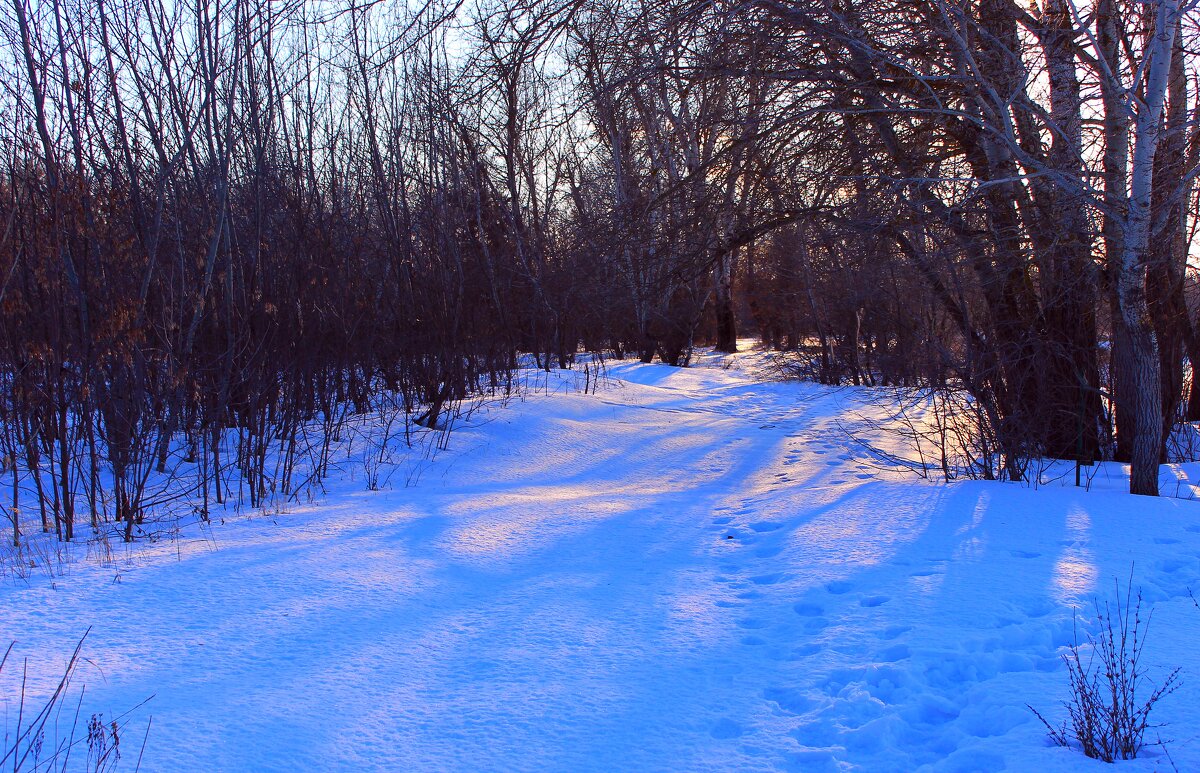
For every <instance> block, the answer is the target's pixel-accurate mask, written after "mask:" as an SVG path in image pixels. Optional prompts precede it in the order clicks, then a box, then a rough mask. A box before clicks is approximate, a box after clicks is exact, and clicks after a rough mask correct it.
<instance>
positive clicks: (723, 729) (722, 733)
mask: <svg viewBox="0 0 1200 773" xmlns="http://www.w3.org/2000/svg"><path fill="white" fill-rule="evenodd" d="M743 732H744V731H743V730H742V726H741V725H739V724H738V723H737V722H734V721H733V720H732V719H728V718H725V717H722V718H721V719H719V720H717V723H716V724H715V725H713V726H712V728H711V729H710V730H709V731H708V734H709V735H711V736H712V737H713V738H716V739H717V740H719V741H724V740H728V739H730V738H740V737H741V736H742V733H743Z"/></svg>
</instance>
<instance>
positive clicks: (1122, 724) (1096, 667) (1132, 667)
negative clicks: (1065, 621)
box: [1029, 575, 1180, 762]
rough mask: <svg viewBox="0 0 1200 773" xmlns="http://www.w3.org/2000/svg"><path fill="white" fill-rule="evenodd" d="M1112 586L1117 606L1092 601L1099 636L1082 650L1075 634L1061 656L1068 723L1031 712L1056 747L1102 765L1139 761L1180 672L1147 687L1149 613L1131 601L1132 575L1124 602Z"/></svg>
mask: <svg viewBox="0 0 1200 773" xmlns="http://www.w3.org/2000/svg"><path fill="white" fill-rule="evenodd" d="M1114 585H1115V586H1116V602H1115V605H1110V604H1109V602H1107V601H1105V602H1104V606H1103V608H1101V606H1100V602H1099V601H1096V602H1095V604H1096V619H1097V622H1098V623H1099V628H1100V631H1099V633H1098V635H1096V636H1092V635H1090V634H1089V635H1088V643H1087V646H1086V647H1085V646H1081V645H1080V643H1079V637H1078V633H1076V637H1075V643H1074V644H1073V645H1072V646H1071V651H1070V652H1068V653H1065V654H1064V655H1063V656H1062V658H1063V661H1064V662H1065V663H1066V664H1067V672H1068V676H1069V678H1070V681H1071V697H1070V699H1069V700H1067V701H1064V702H1063V705H1065V706H1066V708H1067V719H1066V720H1064V721H1063V723H1062V724H1061V725H1059V726H1058V727H1054V726H1053V725H1051V724H1050V723H1049V722H1048V721H1047V720H1046V718H1045V717H1043V716H1042V715H1041V713H1039V712H1038V710H1037V709H1035V708H1033V707H1032V706H1030V707H1029V708H1030V710H1031V711H1033V713H1034V714H1036V715H1037V718H1038V719H1040V720H1041V721H1042V723H1043V724H1044V725H1045V726H1046V729H1047V730H1049V732H1050V739H1051V740H1052V741H1054V743H1056V744H1058V745H1059V746H1067V747H1069V746H1071V745H1072V741H1074V742H1076V743H1078V744H1079V748H1080V749H1081V750H1082V751H1083V753H1084V754H1086V755H1087V756H1089V757H1092V758H1094V759H1098V760H1103V761H1105V762H1113V761H1114V760H1131V759H1134V758H1135V757H1137V755H1138V752H1139V751H1141V749H1142V747H1143V746H1144V745H1145V737H1146V731H1147V730H1148V729H1150V728H1154V727H1161V725H1152V724H1150V712H1151V711H1152V710H1153V708H1154V706H1155V705H1156V704H1157V703H1158V702H1159V701H1160V700H1161V699H1162V698H1164V697H1166V696H1168V695H1170V694H1171V693H1173V692H1175V690H1176V689H1178V688H1179V672H1180V669H1178V668H1176V669H1175V670H1174V671H1172V672H1171V673H1170V674H1169V675H1168V676H1167V678H1166V680H1164V681H1163V683H1162V684H1161V685H1158V686H1157V687H1156V686H1154V685H1153V684H1151V683H1150V682H1149V680H1148V679H1147V678H1146V667H1145V666H1144V665H1143V664H1142V652H1143V649H1144V647H1145V644H1146V634H1147V633H1148V631H1149V630H1150V618H1151V617H1152V616H1153V613H1152V612H1148V613H1147V614H1146V617H1145V619H1143V618H1142V594H1141V591H1139V592H1138V594H1137V596H1136V598H1135V597H1134V596H1133V593H1132V585H1133V578H1132V575H1131V576H1130V580H1129V583H1128V584H1127V585H1126V588H1125V595H1124V598H1122V596H1121V586H1120V585H1119V584H1118V583H1116V582H1115V581H1114ZM1085 650H1086V651H1087V655H1086V660H1085V656H1084V655H1082V653H1083V652H1084V651H1085ZM1155 743H1161V741H1156V742H1155Z"/></svg>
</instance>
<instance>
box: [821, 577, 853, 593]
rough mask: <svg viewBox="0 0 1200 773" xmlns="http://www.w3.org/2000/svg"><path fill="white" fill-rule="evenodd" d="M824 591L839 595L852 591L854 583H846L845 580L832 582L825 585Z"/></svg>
mask: <svg viewBox="0 0 1200 773" xmlns="http://www.w3.org/2000/svg"><path fill="white" fill-rule="evenodd" d="M825 590H827V591H828V592H830V593H833V594H834V595H841V594H843V593H849V592H850V591H852V590H854V583H852V582H847V581H846V580H834V581H833V582H827V583H825Z"/></svg>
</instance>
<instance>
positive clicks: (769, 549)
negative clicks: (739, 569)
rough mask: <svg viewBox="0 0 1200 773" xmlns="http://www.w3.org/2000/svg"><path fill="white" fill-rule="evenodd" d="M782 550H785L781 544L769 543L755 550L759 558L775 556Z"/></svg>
mask: <svg viewBox="0 0 1200 773" xmlns="http://www.w3.org/2000/svg"><path fill="white" fill-rule="evenodd" d="M782 552H783V548H782V547H781V546H779V545H768V546H766V547H761V548H759V549H758V550H756V551H754V555H756V556H757V557H759V558H774V557H775V556H777V555H779V554H780V553H782Z"/></svg>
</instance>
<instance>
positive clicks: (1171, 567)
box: [0, 363, 1200, 772]
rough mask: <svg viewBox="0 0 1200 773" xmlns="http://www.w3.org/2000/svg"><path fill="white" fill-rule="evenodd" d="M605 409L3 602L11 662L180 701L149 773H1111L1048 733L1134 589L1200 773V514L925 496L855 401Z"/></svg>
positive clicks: (1189, 761) (662, 391)
mask: <svg viewBox="0 0 1200 773" xmlns="http://www.w3.org/2000/svg"><path fill="white" fill-rule="evenodd" d="M609 375H610V378H611V379H612V382H613V383H612V384H611V385H610V388H608V389H606V390H602V391H601V392H600V394H598V395H583V394H579V393H572V392H565V391H555V390H549V393H545V394H537V395H533V396H531V397H529V398H528V399H527V400H526V401H524V402H519V403H515V404H513V405H511V406H509V407H507V408H503V409H499V408H497V409H493V410H491V411H489V412H488V413H487V414H486V416H485V417H483V418H484V420H483V421H480V422H478V423H477V424H476V425H475V426H473V427H470V428H466V429H463V430H460V431H458V432H456V434H455V435H453V436H452V440H451V449H450V450H449V451H447V452H445V453H443V454H442V455H440V456H438V457H437V458H436V459H435V460H434V461H433V462H432V463H430V464H429V465H428V467H427V468H425V469H424V470H423V472H422V474H421V476H420V478H419V481H418V482H417V484H416V485H415V486H413V487H410V488H403V487H402V486H400V485H397V487H396V488H395V489H394V490H390V491H384V492H379V493H372V492H367V491H365V490H364V488H365V487H364V486H363V485H362V483H361V481H359V482H357V483H356V482H353V481H345V482H344V483H343V484H342V485H341V487H340V488H337V489H334V490H333V491H331V493H330V496H329V497H328V498H327V499H326V500H324V501H322V502H319V503H317V504H315V505H312V506H307V507H304V508H298V509H297V510H296V511H294V512H291V513H286V514H282V515H280V516H278V517H277V518H275V519H270V518H256V519H249V520H247V519H239V520H234V521H231V522H229V523H228V524H226V525H225V526H222V527H217V528H216V529H215V530H214V533H213V534H214V536H213V541H214V542H215V546H216V549H215V550H214V549H212V545H211V544H210V543H209V542H207V541H205V540H203V539H194V540H191V541H183V542H180V543H178V544H177V545H173V546H156V547H154V548H148V549H146V550H144V551H141V552H139V553H138V554H136V555H135V556H134V558H133V560H132V562H131V564H129V565H124V564H122V565H120V566H119V567H118V568H117V569H114V568H112V567H102V566H100V565H98V564H97V563H96V562H95V561H91V560H80V561H79V562H78V563H76V564H74V565H73V566H72V567H71V568H70V572H69V574H68V576H65V577H59V578H56V579H55V580H54V581H53V582H51V581H50V580H48V579H46V578H42V577H35V578H32V579H30V580H29V582H28V583H17V584H10V585H8V586H5V587H2V588H0V605H2V606H0V641H7V640H9V639H16V640H17V641H18V648H17V652H18V653H19V654H20V655H24V656H28V657H29V658H30V665H31V668H32V669H34V672H33V673H34V682H33V683H34V685H35V689H45V688H46V686H47V685H48V684H49V681H50V680H51V679H52V677H53V675H54V672H55V669H56V668H58V667H60V666H61V664H62V661H63V659H64V657H65V654H66V653H67V652H68V651H69V649H70V647H71V645H72V643H73V641H74V639H75V638H77V637H78V635H79V634H80V633H81V632H82V630H83V629H84V628H86V627H87V626H89V625H91V626H93V631H92V634H91V636H90V637H89V640H88V644H87V648H86V655H87V656H88V657H89V658H90V660H91V663H92V664H91V665H87V664H85V666H84V667H83V669H82V670H81V672H80V676H79V677H78V680H79V681H80V682H86V683H87V700H86V705H87V706H88V707H91V709H92V710H99V709H103V710H106V711H113V710H116V711H120V710H122V709H124V708H127V707H129V706H131V705H133V704H135V703H137V702H138V701H140V700H141V699H143V698H145V697H147V696H148V695H150V694H152V693H153V694H155V695H156V697H155V698H154V699H153V701H151V703H150V704H149V705H148V706H147V707H146V708H145V709H143V710H142V713H143V714H151V713H152V714H153V715H154V720H153V729H152V732H151V735H150V742H149V744H148V748H147V752H146V759H145V762H144V763H143V769H144V770H149V771H191V770H221V771H237V770H280V771H283V770H426V771H442V770H467V771H479V770H485V771H487V770H513V771H539V772H541V771H582V770H596V771H648V770H679V771H688V770H695V771H702V770H703V771H716V770H721V771H724V770H801V771H809V770H812V771H820V770H838V769H843V768H846V767H849V768H852V769H861V770H868V771H887V770H897V771H908V770H916V769H920V768H921V767H922V766H926V765H927V766H929V769H933V770H964V771H965V770H1001V769H1005V768H1006V767H1007V768H1008V769H1011V770H1031V769H1036V768H1039V767H1040V768H1042V769H1048V770H1061V769H1079V770H1092V769H1095V770H1099V768H1097V767H1096V765H1097V763H1092V762H1090V761H1087V760H1085V759H1084V758H1083V757H1081V756H1079V755H1078V753H1077V752H1073V751H1067V750H1062V749H1056V748H1051V747H1048V746H1047V745H1046V743H1045V740H1044V737H1045V735H1044V732H1043V731H1042V729H1041V728H1040V725H1038V724H1037V723H1036V720H1035V719H1034V718H1033V716H1032V714H1031V713H1030V712H1029V711H1028V709H1027V708H1026V707H1025V703H1027V702H1028V703H1032V704H1034V705H1035V706H1037V707H1038V708H1039V709H1041V710H1043V711H1044V712H1045V713H1048V714H1049V715H1051V716H1054V717H1058V716H1060V714H1061V711H1060V709H1059V707H1058V701H1059V700H1060V699H1061V698H1062V697H1064V695H1065V692H1066V690H1065V687H1066V675H1065V671H1064V670H1063V668H1062V666H1061V663H1060V661H1059V658H1058V653H1059V652H1060V651H1061V648H1062V647H1064V646H1065V645H1067V644H1069V643H1070V642H1071V640H1072V617H1071V606H1072V605H1080V606H1087V605H1088V604H1089V603H1090V599H1091V597H1092V596H1093V595H1094V594H1096V593H1101V594H1103V593H1105V592H1106V591H1107V590H1108V589H1110V588H1111V583H1112V580H1113V578H1114V577H1116V576H1121V577H1124V576H1126V575H1127V574H1128V571H1129V567H1130V564H1131V562H1136V569H1135V583H1136V584H1139V585H1141V586H1142V587H1143V589H1144V591H1145V596H1146V599H1147V601H1148V602H1155V603H1156V608H1157V609H1156V612H1155V620H1154V630H1152V632H1151V640H1152V641H1151V647H1150V651H1149V653H1148V657H1149V659H1150V660H1151V662H1152V664H1153V665H1154V666H1155V668H1154V670H1152V676H1160V675H1161V674H1162V673H1163V669H1165V667H1167V666H1173V665H1184V666H1185V667H1187V670H1185V672H1184V674H1183V680H1184V689H1183V690H1181V691H1180V692H1179V693H1177V694H1176V695H1173V696H1171V697H1169V698H1168V699H1167V700H1166V701H1164V703H1163V704H1162V706H1163V707H1162V708H1161V709H1160V711H1161V716H1160V717H1159V718H1160V719H1162V720H1164V721H1168V722H1170V723H1171V726H1170V727H1168V728H1166V729H1165V730H1163V731H1162V735H1163V737H1164V738H1172V739H1174V740H1175V743H1174V744H1172V745H1171V747H1170V753H1171V756H1172V758H1173V760H1174V763H1175V765H1177V766H1178V767H1179V769H1180V770H1188V769H1193V770H1194V769H1200V737H1198V736H1200V731H1198V730H1196V728H1197V727H1200V721H1198V720H1200V666H1197V665H1195V664H1196V663H1200V658H1197V657H1196V656H1197V646H1198V645H1197V642H1200V610H1197V609H1196V608H1195V607H1194V606H1193V605H1192V602H1191V600H1190V599H1189V598H1188V595H1187V594H1188V588H1189V587H1193V588H1196V589H1197V591H1198V592H1200V517H1198V515H1200V510H1197V507H1198V505H1197V504H1195V503H1192V502H1182V501H1178V500H1161V501H1150V500H1144V499H1134V498H1132V497H1128V496H1126V495H1121V494H1115V493H1107V492H1092V493H1085V492H1081V491H1077V490H1074V489H1062V488H1059V489H1048V490H1047V489H1043V490H1040V491H1034V490H1030V489H1027V488H1022V487H1019V486H1012V485H998V484H976V483H966V484H957V485H953V486H945V485H939V484H932V483H926V482H922V481H914V480H912V479H911V478H902V477H898V476H896V475H887V474H883V473H880V472H879V471H877V470H876V469H875V468H874V467H873V466H872V465H871V464H870V463H869V461H867V460H862V459H859V458H858V456H857V454H858V452H856V451H855V450H854V449H855V446H854V444H853V443H851V442H850V441H849V440H848V439H847V438H846V437H845V436H844V434H843V433H842V431H841V430H840V429H838V424H839V421H841V422H844V421H847V420H849V419H848V417H849V416H851V415H852V413H853V411H854V410H858V409H862V410H867V409H866V408H865V407H864V406H865V400H864V398H863V397H862V394H861V393H859V392H855V391H851V390H842V391H837V390H830V389H825V388H821V387H816V386H812V385H799V384H764V383H758V382H755V381H754V380H752V379H751V378H749V377H748V376H747V375H746V374H745V373H741V372H739V371H735V370H721V369H717V368H694V369H688V370H677V369H671V368H667V367H664V366H641V365H635V364H624V363H618V364H615V365H610V369H609ZM404 479H405V473H403V472H401V473H399V474H398V475H397V476H396V477H395V478H394V479H393V480H394V481H397V482H402V481H403V480H404ZM2 684H3V685H4V687H5V689H6V692H5V693H3V695H8V694H9V693H8V692H7V689H8V687H9V686H10V683H9V682H7V681H4V682H2ZM135 725H136V723H135ZM129 753H130V752H127V754H129ZM1150 755H1151V756H1150V757H1148V758H1147V759H1146V760H1144V761H1139V762H1136V763H1133V764H1129V765H1124V766H1122V769H1126V770H1152V769H1155V768H1156V767H1157V768H1159V769H1161V768H1163V767H1166V768H1167V769H1169V765H1167V764H1166V763H1165V758H1164V757H1163V756H1162V755H1161V754H1160V753H1156V751H1155V750H1151V752H1150ZM123 769H125V768H123ZM128 769H132V765H129V766H128Z"/></svg>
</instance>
